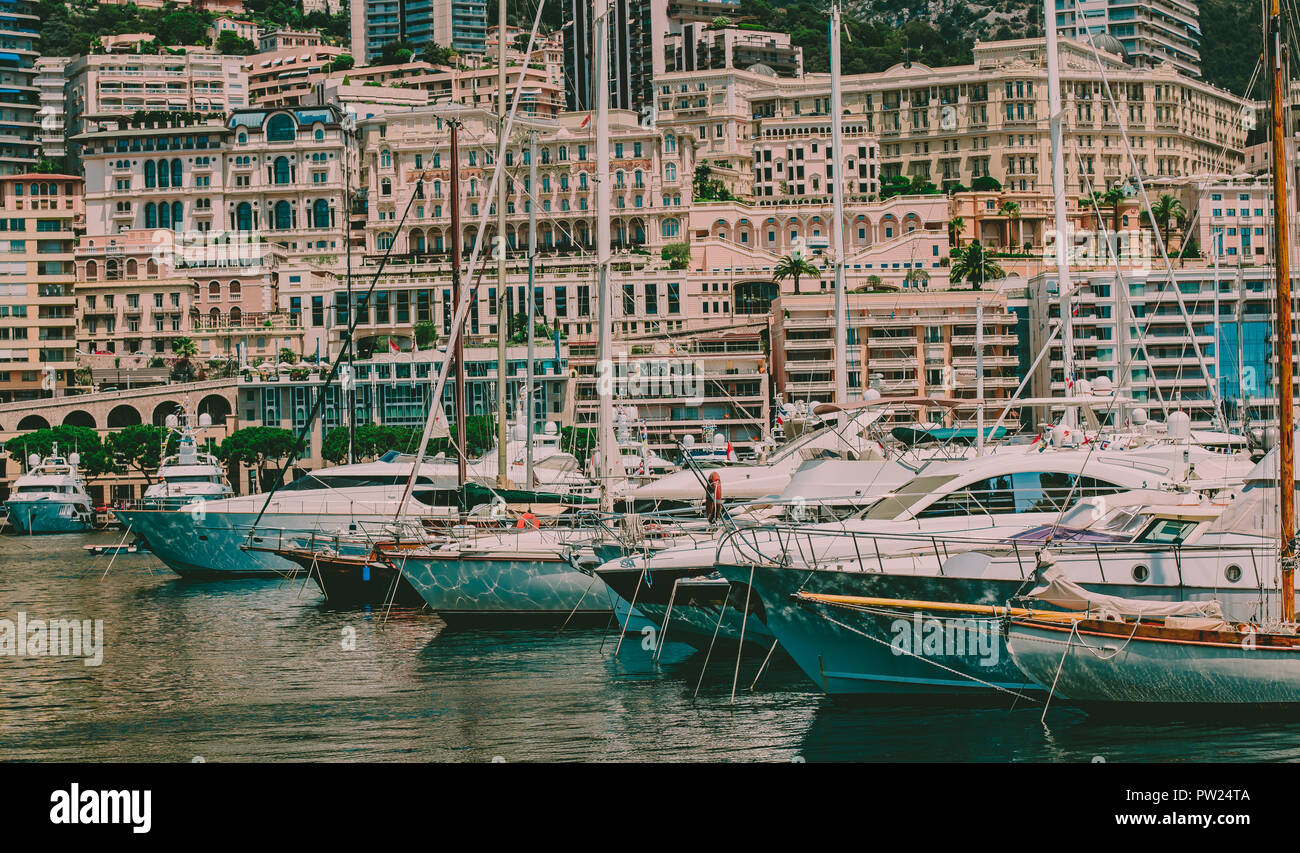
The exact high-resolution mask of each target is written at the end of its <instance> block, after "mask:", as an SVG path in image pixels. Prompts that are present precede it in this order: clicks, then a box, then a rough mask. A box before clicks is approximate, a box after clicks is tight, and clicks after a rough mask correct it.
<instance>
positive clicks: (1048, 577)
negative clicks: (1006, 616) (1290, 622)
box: [1029, 566, 1226, 627]
mask: <svg viewBox="0 0 1300 853" xmlns="http://www.w3.org/2000/svg"><path fill="white" fill-rule="evenodd" d="M1039 577H1040V578H1041V579H1042V585H1041V586H1039V587H1038V588H1037V589H1035V590H1034V591H1033V592H1031V593H1029V594H1030V596H1031V597H1033V598H1036V599H1038V600H1039V601H1045V602H1047V603H1048V604H1054V605H1056V606H1057V607H1062V608H1065V609H1066V610H1087V611H1091V612H1093V613H1096V614H1097V615H1098V616H1099V617H1100V618H1102V619H1115V620H1119V619H1122V618H1131V619H1141V618H1146V617H1157V618H1160V617H1165V616H1199V617H1205V618H1210V619H1216V620H1220V621H1222V620H1223V618H1224V617H1223V607H1222V606H1221V605H1220V604H1219V602H1217V601H1140V600H1137V599H1132V598H1121V597H1120V596H1118V595H1106V594H1104V593H1099V592H1090V591H1089V590H1086V589H1084V588H1083V587H1081V586H1079V585H1078V584H1077V583H1075V582H1074V581H1072V580H1070V579H1069V578H1067V577H1066V576H1065V573H1064V572H1063V571H1061V569H1060V568H1058V567H1057V566H1050V567H1048V568H1045V569H1043V570H1042V571H1041V572H1040V573H1039ZM1224 624H1225V625H1226V622H1225V623H1224ZM1199 627H1204V626H1199Z"/></svg>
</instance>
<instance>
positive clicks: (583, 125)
mask: <svg viewBox="0 0 1300 853" xmlns="http://www.w3.org/2000/svg"><path fill="white" fill-rule="evenodd" d="M590 121H591V113H587V117H586V118H584V119H583V120H582V124H580V125H578V127H586V126H587V123H588V122H590Z"/></svg>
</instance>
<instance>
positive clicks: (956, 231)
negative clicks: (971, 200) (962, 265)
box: [948, 216, 966, 246]
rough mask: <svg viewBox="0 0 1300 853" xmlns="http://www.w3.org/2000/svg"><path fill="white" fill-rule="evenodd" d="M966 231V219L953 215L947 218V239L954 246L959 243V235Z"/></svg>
mask: <svg viewBox="0 0 1300 853" xmlns="http://www.w3.org/2000/svg"><path fill="white" fill-rule="evenodd" d="M965 231H966V219H965V217H961V216H954V217H953V218H952V219H949V220H948V239H949V240H951V241H952V244H953V245H954V246H960V245H961V235H962V234H963V233H964V232H965Z"/></svg>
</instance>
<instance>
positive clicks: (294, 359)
mask: <svg viewBox="0 0 1300 853" xmlns="http://www.w3.org/2000/svg"><path fill="white" fill-rule="evenodd" d="M279 358H280V361H282V362H284V363H285V364H297V363H298V354H297V353H295V352H294V351H293V350H291V349H289V348H288V347H280V355H279Z"/></svg>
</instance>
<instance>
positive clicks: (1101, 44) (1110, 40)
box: [1088, 33, 1128, 60]
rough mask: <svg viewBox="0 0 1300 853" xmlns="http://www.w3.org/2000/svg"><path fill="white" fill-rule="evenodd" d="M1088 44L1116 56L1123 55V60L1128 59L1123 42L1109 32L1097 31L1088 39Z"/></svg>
mask: <svg viewBox="0 0 1300 853" xmlns="http://www.w3.org/2000/svg"><path fill="white" fill-rule="evenodd" d="M1088 44H1090V45H1092V46H1093V47H1095V48H1097V49H1098V50H1104V51H1106V52H1107V53H1113V54H1115V55H1117V56H1122V57H1124V59H1125V60H1127V59H1128V51H1127V50H1125V49H1124V43H1123V42H1121V41H1120V40H1119V39H1117V38H1115V37H1114V36H1113V35H1111V34H1110V33H1098V34H1097V35H1095V36H1093V37H1092V38H1090V39H1088Z"/></svg>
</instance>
